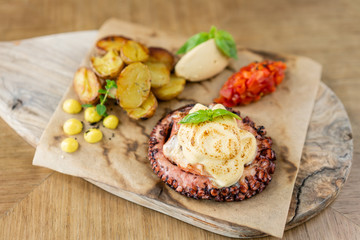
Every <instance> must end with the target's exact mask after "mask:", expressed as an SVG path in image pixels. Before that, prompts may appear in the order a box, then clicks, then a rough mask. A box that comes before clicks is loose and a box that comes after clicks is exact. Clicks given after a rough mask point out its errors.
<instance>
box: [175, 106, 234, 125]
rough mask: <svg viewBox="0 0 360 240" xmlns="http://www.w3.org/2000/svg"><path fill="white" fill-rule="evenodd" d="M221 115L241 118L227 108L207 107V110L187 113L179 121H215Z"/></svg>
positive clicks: (184, 122) (182, 122) (183, 122)
mask: <svg viewBox="0 0 360 240" xmlns="http://www.w3.org/2000/svg"><path fill="white" fill-rule="evenodd" d="M221 116H230V117H233V118H236V119H239V120H241V118H240V117H239V116H238V115H236V114H235V113H232V112H230V111H228V110H225V109H215V110H211V109H206V110H199V111H196V112H193V113H190V114H188V115H186V116H185V117H184V118H183V119H181V121H180V122H179V123H181V124H186V123H195V124H197V123H201V122H206V121H213V120H214V119H215V118H217V117H221Z"/></svg>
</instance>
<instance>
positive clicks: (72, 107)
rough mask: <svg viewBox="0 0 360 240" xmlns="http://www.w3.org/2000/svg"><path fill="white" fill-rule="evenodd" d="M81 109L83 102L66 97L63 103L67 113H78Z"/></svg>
mask: <svg viewBox="0 0 360 240" xmlns="http://www.w3.org/2000/svg"><path fill="white" fill-rule="evenodd" d="M81 109H82V107H81V104H80V103H79V102H78V101H76V100H75V99H66V100H65V101H64V103H63V110H64V111H65V112H67V113H70V114H77V113H79V112H80V111H81Z"/></svg>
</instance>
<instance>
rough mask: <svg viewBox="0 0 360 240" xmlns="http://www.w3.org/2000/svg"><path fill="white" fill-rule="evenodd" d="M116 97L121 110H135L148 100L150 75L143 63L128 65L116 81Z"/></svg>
mask: <svg viewBox="0 0 360 240" xmlns="http://www.w3.org/2000/svg"><path fill="white" fill-rule="evenodd" d="M116 83H117V87H118V88H117V91H116V97H117V99H118V100H119V101H120V106H121V107H123V108H137V107H140V106H141V104H142V103H143V102H144V101H145V100H146V99H147V98H148V96H149V94H150V88H151V74H150V71H149V68H148V67H147V66H146V65H144V64H143V63H140V62H137V63H132V64H129V65H128V66H126V67H125V68H124V70H123V71H122V72H121V73H120V75H119V77H118V79H117V82H116Z"/></svg>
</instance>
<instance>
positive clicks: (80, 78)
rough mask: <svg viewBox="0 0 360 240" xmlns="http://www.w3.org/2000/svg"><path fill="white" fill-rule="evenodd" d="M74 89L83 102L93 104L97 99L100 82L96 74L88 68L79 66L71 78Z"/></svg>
mask: <svg viewBox="0 0 360 240" xmlns="http://www.w3.org/2000/svg"><path fill="white" fill-rule="evenodd" d="M73 84H74V90H75V92H76V94H77V96H78V97H79V100H80V102H81V103H83V104H94V103H96V102H97V101H98V100H99V89H101V83H100V81H99V79H98V77H97V76H96V74H95V73H94V72H93V71H92V70H91V69H89V68H86V67H81V68H79V69H78V70H77V71H76V73H75V76H74V80H73Z"/></svg>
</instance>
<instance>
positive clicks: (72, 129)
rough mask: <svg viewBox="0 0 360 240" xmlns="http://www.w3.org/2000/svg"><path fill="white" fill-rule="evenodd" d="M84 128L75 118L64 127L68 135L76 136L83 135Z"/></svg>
mask: <svg viewBox="0 0 360 240" xmlns="http://www.w3.org/2000/svg"><path fill="white" fill-rule="evenodd" d="M82 128H83V125H82V123H81V122H80V121H79V120H77V119H75V118H71V119H69V120H67V121H66V122H65V123H64V126H63V129H64V132H65V133H66V134H68V135H75V134H78V133H81V131H82Z"/></svg>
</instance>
